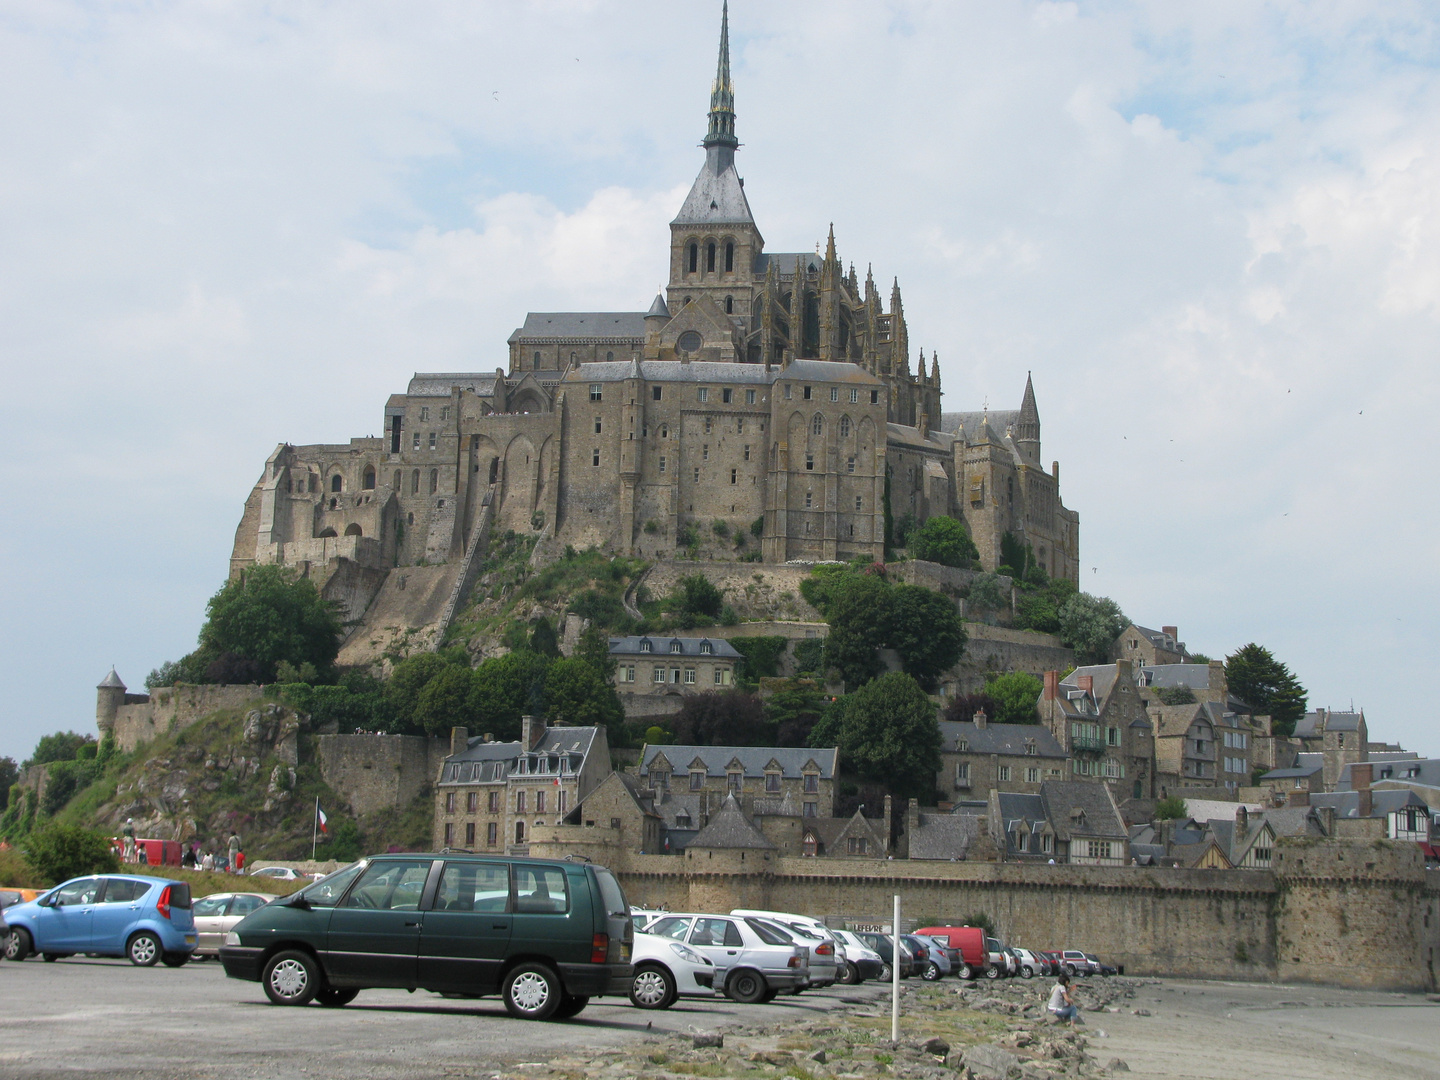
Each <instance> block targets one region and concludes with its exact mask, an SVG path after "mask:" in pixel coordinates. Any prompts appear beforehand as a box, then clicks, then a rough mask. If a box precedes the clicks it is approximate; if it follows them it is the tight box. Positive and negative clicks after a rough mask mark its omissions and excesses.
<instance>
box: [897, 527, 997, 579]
mask: <svg viewBox="0 0 1440 1080" xmlns="http://www.w3.org/2000/svg"><path fill="white" fill-rule="evenodd" d="M910 554H911V556H912V557H913V558H916V559H925V560H927V561H929V562H937V563H940V564H941V565H942V566H956V567H959V568H961V569H962V570H968V569H969V568H970V567H971V566H974V565H975V563H976V562H977V561H978V560H979V558H980V552H979V550H978V549H977V548H976V547H975V542H974V541H973V540H971V539H970V531H969V530H968V529H966V528H965V525H964V524H963V523H962V522H959V521H956V520H955V519H954V518H952V517H932V518H931V519H930V520H929V521H927V522H925V524H924V525H921V526H920V528H919V529H917V530H916V531H915V534H914V535H913V536H911V538H910Z"/></svg>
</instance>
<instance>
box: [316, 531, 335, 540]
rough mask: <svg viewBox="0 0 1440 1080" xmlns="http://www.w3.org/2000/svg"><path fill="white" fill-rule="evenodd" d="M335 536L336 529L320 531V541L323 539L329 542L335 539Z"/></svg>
mask: <svg viewBox="0 0 1440 1080" xmlns="http://www.w3.org/2000/svg"><path fill="white" fill-rule="evenodd" d="M334 535H335V530H334V529H321V530H320V536H319V539H321V540H329V539H331V538H333V537H334Z"/></svg>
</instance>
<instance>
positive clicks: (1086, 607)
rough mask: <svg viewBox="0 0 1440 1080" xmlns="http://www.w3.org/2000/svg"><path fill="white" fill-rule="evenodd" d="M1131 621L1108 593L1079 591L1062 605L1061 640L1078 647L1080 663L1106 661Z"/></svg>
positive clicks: (1077, 655) (1074, 647)
mask: <svg viewBox="0 0 1440 1080" xmlns="http://www.w3.org/2000/svg"><path fill="white" fill-rule="evenodd" d="M1129 624H1130V620H1129V619H1127V618H1125V613H1124V612H1123V611H1121V610H1120V605H1119V604H1117V603H1115V601H1114V600H1111V599H1110V598H1109V597H1108V596H1091V595H1090V594H1089V593H1084V592H1077V593H1076V594H1075V595H1074V596H1072V597H1070V599H1069V600H1066V601H1065V603H1064V605H1063V606H1062V607H1061V608H1060V640H1061V641H1063V642H1064V643H1065V644H1066V645H1067V646H1069V647H1070V648H1072V649H1074V650H1075V659H1076V660H1077V661H1079V662H1080V663H1081V664H1103V663H1105V662H1106V661H1107V660H1108V659H1109V658H1110V647H1111V646H1112V645H1113V644H1114V643H1115V639H1116V638H1117V637H1119V636H1120V631H1122V630H1124V629H1125V627H1126V626H1128V625H1129Z"/></svg>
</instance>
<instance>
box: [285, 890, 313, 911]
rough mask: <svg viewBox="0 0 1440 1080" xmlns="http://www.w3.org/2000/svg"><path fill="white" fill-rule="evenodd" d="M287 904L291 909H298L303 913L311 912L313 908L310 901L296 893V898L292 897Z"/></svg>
mask: <svg viewBox="0 0 1440 1080" xmlns="http://www.w3.org/2000/svg"><path fill="white" fill-rule="evenodd" d="M285 902H286V903H287V904H289V905H290V906H291V907H298V908H300V909H301V910H303V911H309V910H310V907H311V904H310V901H309V900H307V899H305V897H304V896H303V895H301V894H300V893H296V894H295V895H294V896H292V897H290V899H289V900H287V901H285Z"/></svg>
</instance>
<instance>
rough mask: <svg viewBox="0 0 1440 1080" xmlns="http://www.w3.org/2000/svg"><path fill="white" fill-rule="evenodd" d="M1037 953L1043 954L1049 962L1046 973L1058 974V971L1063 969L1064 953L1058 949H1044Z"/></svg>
mask: <svg viewBox="0 0 1440 1080" xmlns="http://www.w3.org/2000/svg"><path fill="white" fill-rule="evenodd" d="M1039 955H1040V956H1043V957H1044V958H1045V959H1046V960H1047V961H1048V962H1049V964H1050V970H1049V971H1048V972H1047V974H1049V975H1059V974H1060V972H1062V971H1064V970H1065V954H1064V953H1063V952H1061V951H1060V950H1059V949H1046V950H1045V951H1044V952H1042V953H1040V954H1039Z"/></svg>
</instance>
